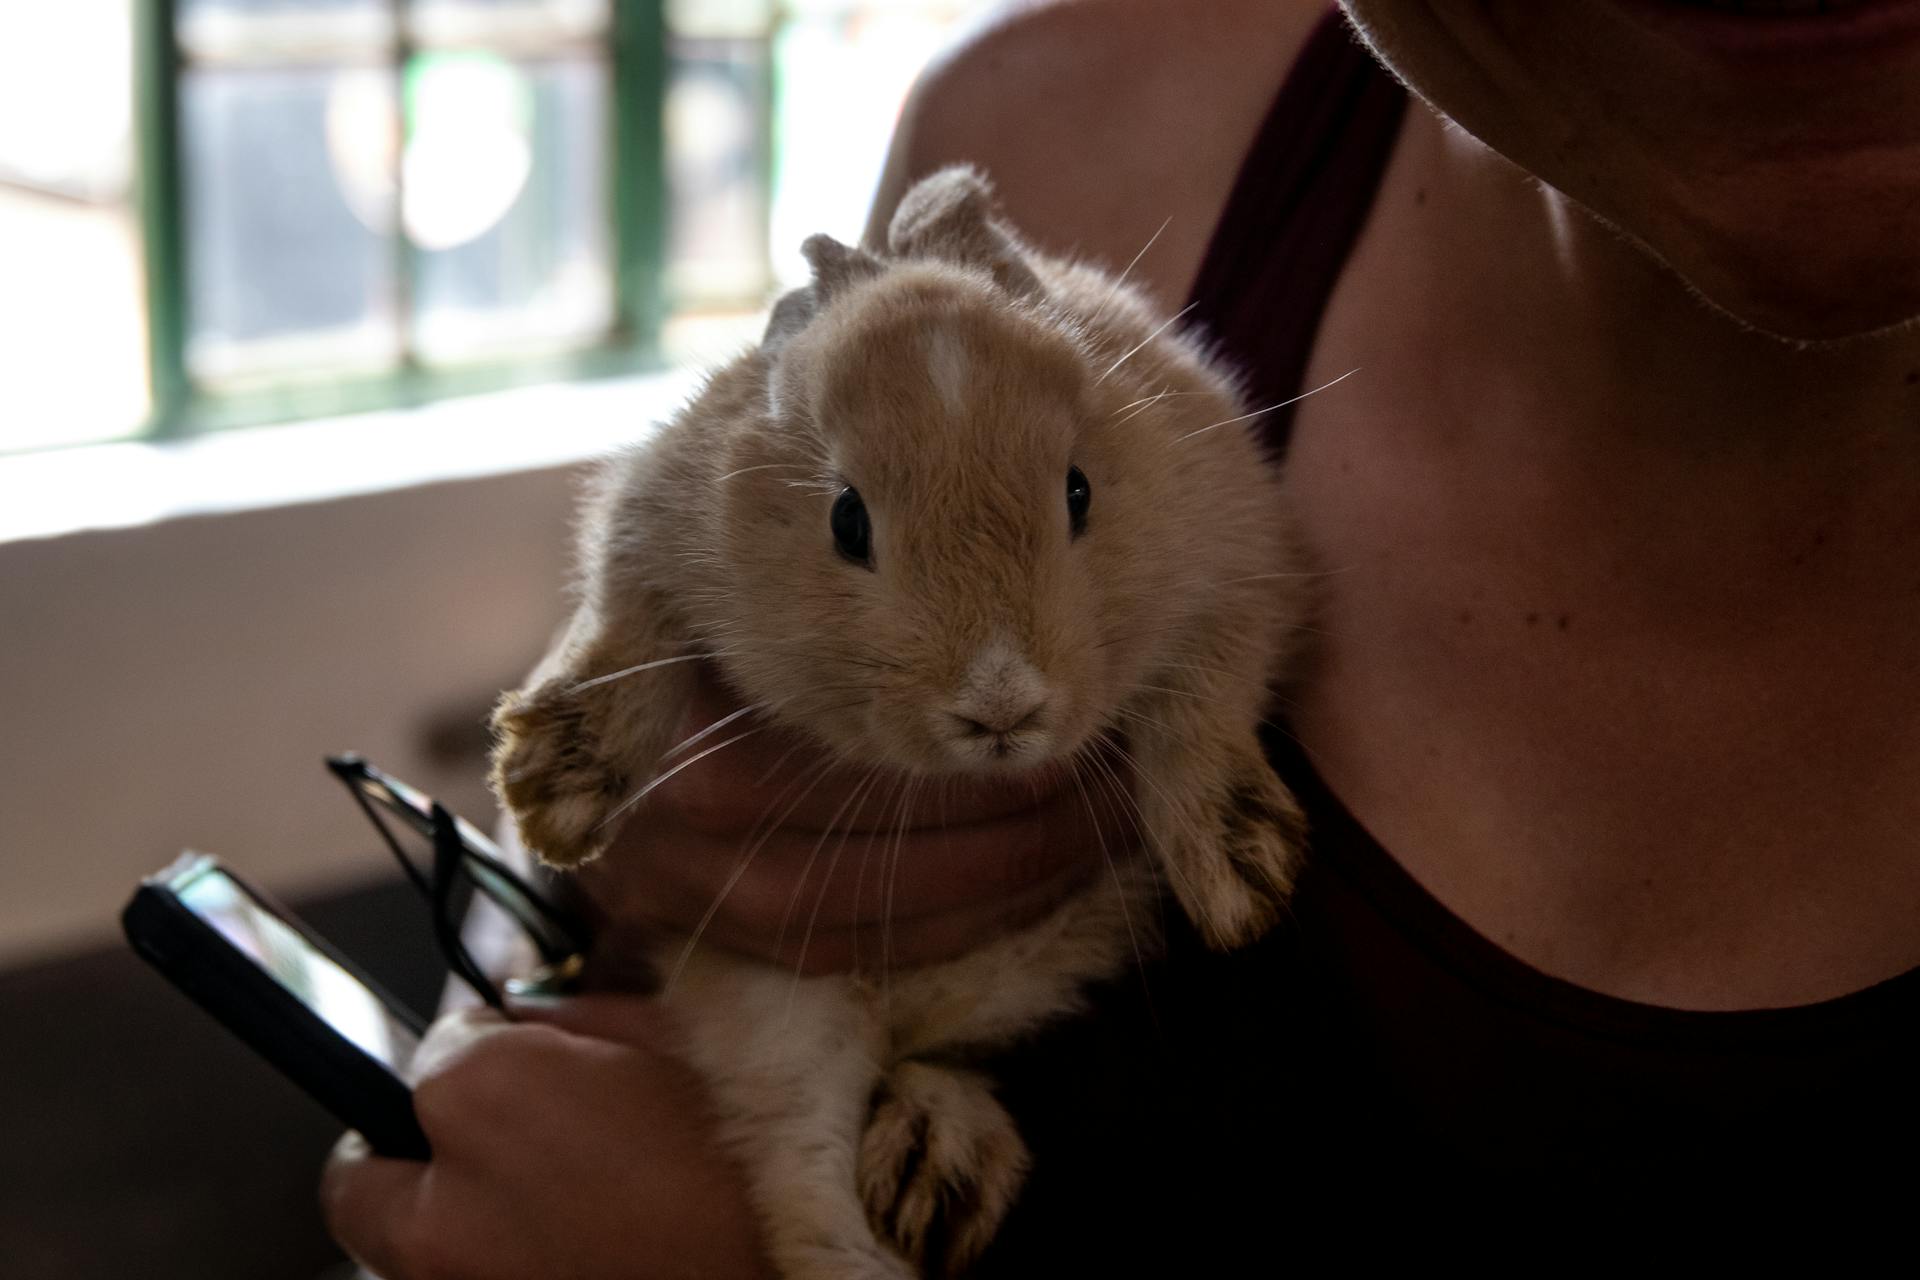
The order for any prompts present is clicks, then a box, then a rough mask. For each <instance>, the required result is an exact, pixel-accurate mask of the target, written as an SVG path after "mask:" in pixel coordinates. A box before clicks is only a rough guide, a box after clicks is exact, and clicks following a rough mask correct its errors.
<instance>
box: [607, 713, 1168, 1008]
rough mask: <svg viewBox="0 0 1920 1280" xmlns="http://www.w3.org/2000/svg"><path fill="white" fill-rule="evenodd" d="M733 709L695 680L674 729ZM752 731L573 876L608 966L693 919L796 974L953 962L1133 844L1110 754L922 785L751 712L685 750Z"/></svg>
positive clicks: (690, 728)
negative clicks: (1025, 771) (839, 761)
mask: <svg viewBox="0 0 1920 1280" xmlns="http://www.w3.org/2000/svg"><path fill="white" fill-rule="evenodd" d="M734 710H736V707H735V706H734V704H732V703H731V702H730V701H729V700H728V697H727V695H726V694H725V693H724V692H723V691H722V690H721V689H720V688H719V687H718V686H717V685H716V684H715V683H714V682H712V681H711V680H705V681H703V683H702V685H701V692H700V696H699V697H698V698H697V699H696V700H695V704H694V706H693V707H692V709H691V711H690V712H689V714H688V717H687V722H686V724H685V726H684V728H683V731H682V734H681V736H682V737H683V738H684V737H690V736H691V735H693V734H695V733H697V732H699V731H700V730H702V729H705V728H707V727H708V726H709V725H712V724H715V723H716V722H718V721H720V720H721V719H722V718H723V717H725V716H727V715H729V714H731V713H732V712H733V711H734ZM749 727H754V728H756V730H757V731H756V732H753V733H751V734H750V735H749V736H746V737H744V738H742V739H741V740H740V741H738V742H734V743H731V744H729V745H727V746H724V747H721V748H720V749H719V750H716V751H714V752H713V753H712V754H711V755H708V756H705V757H704V758H701V759H699V760H698V761H696V762H695V763H693V764H690V765H688V766H687V767H686V768H684V769H682V770H681V771H680V772H679V773H677V774H675V775H673V776H672V777H671V778H670V779H668V780H667V781H666V782H665V783H663V784H662V785H660V786H659V787H657V788H656V789H655V790H654V791H653V792H652V793H651V794H650V795H649V796H648V797H647V799H646V801H645V803H644V804H643V805H642V806H641V807H640V809H639V810H638V811H637V812H636V813H635V814H634V815H633V816H632V817H630V818H629V819H628V821H627V822H626V824H625V826H624V827H623V829H622V830H621V832H620V834H619V836H618V837H617V838H616V840H615V841H614V844H613V847H612V848H611V849H609V850H608V851H607V853H606V854H605V855H604V856H602V857H601V858H599V859H598V860H597V861H595V862H593V863H591V864H589V865H588V866H586V867H584V868H582V870H581V871H580V873H579V874H580V878H581V882H582V886H583V887H584V888H585V890H586V891H587V893H588V895H589V896H590V897H591V899H592V900H593V902H594V905H595V915H596V916H597V917H598V919H597V920H596V924H597V929H598V932H597V938H598V943H597V947H596V950H597V951H603V952H609V953H613V954H612V955H610V956H606V957H605V958H606V959H608V961H609V963H608V965H607V970H606V971H614V972H617V970H618V968H619V959H618V953H620V952H622V951H623V950H628V949H631V948H633V947H635V946H637V945H638V940H639V939H642V938H644V937H646V936H647V935H649V934H655V935H657V934H658V933H660V932H665V933H668V934H670V935H674V936H686V935H689V934H692V933H694V932H695V931H696V930H697V931H698V932H699V936H700V939H701V942H702V944H703V945H714V946H720V947H725V948H728V949H730V950H734V951H738V952H743V953H745V954H748V955H752V956H755V957H758V958H760V959H763V960H767V961H769V962H771V963H774V964H778V965H781V966H783V967H785V968H788V969H791V970H794V971H797V972H801V973H828V972H836V971H842V970H846V969H851V968H855V967H858V968H862V969H870V970H878V969H880V968H881V967H882V966H893V967H898V966H904V965H916V964H926V963H929V962H932V961H936V960H943V959H949V958H951V957H953V956H956V955H959V954H960V953H962V952H964V951H967V950H968V949H970V948H972V947H974V946H977V945H979V943H980V942H982V941H983V940H985V939H988V938H991V937H994V936H996V935H998V934H1000V933H1003V932H1005V931H1007V930H1009V929H1013V928H1015V927H1018V926H1019V925H1022V924H1025V923H1029V922H1031V921H1033V920H1035V919H1037V918H1039V917H1040V916H1041V915H1044V914H1045V913H1046V912H1047V911H1048V910H1049V909H1050V908H1052V907H1053V906H1055V905H1057V904H1058V903H1059V902H1060V901H1061V900H1062V899H1063V898H1065V897H1066V896H1067V895H1068V894H1069V893H1071V892H1072V891H1073V890H1074V889H1075V888H1077V887H1079V886H1080V885H1082V884H1084V883H1085V882H1086V880H1087V878H1088V877H1089V876H1091V875H1094V874H1102V875H1104V874H1106V871H1105V864H1104V862H1103V854H1104V855H1106V856H1110V857H1113V858H1118V857H1120V856H1121V854H1122V852H1123V850H1125V849H1127V848H1129V847H1131V845H1132V844H1133V842H1135V841H1136V839H1137V837H1136V835H1135V833H1134V830H1133V826H1132V823H1131V821H1130V819H1131V816H1132V815H1131V803H1130V801H1128V800H1127V799H1126V798H1125V797H1124V796H1122V795H1120V794H1118V793H1117V791H1118V788H1120V787H1121V786H1123V785H1126V781H1125V779H1126V775H1125V773H1124V771H1123V768H1122V766H1121V765H1120V763H1119V762H1118V761H1117V760H1115V759H1114V758H1112V757H1111V756H1106V757H1103V758H1102V759H1101V760H1099V761H1098V762H1097V763H1089V764H1087V765H1085V766H1083V767H1082V768H1081V769H1079V770H1078V771H1077V774H1076V772H1075V771H1069V770H1058V769H1056V770H1044V771H1041V772H1039V773H1037V774H1035V775H1033V776H1032V777H1026V778H1005V779H997V780H996V779H961V778H953V779H946V780H933V779H923V780H920V781H918V782H917V783H916V782H915V781H913V780H910V779H908V778H907V777H905V776H904V775H902V774H893V773H888V772H886V771H878V772H876V771H873V770H870V769H866V768H857V767H850V766H834V767H825V766H824V761H823V759H822V755H821V749H820V748H819V747H818V746H817V745H816V744H811V743H807V742H803V741H799V740H796V739H795V738H793V737H791V736H788V735H786V734H784V733H782V732H780V731H778V730H776V729H773V728H771V727H767V726H765V725H764V724H762V725H755V723H754V722H753V721H752V720H751V718H748V717H742V718H741V719H739V720H736V721H733V722H732V723H730V724H727V725H724V726H722V727H721V728H720V729H718V730H717V731H715V732H714V733H712V734H710V735H709V736H708V737H706V738H704V739H702V740H701V741H700V742H698V743H697V744H695V745H694V746H693V747H691V748H690V749H689V750H688V751H687V752H686V755H687V756H692V755H694V754H697V753H698V752H701V751H705V750H707V749H708V748H710V747H713V746H715V745H716V744H719V743H722V742H725V741H726V740H727V739H728V738H730V737H732V736H734V735H735V734H737V733H742V732H745V731H746V730H747V729H748V728H749Z"/></svg>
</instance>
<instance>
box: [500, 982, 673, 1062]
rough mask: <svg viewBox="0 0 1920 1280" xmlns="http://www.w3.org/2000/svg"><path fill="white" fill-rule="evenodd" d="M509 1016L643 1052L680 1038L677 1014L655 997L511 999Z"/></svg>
mask: <svg viewBox="0 0 1920 1280" xmlns="http://www.w3.org/2000/svg"><path fill="white" fill-rule="evenodd" d="M507 1013H508V1015H509V1016H511V1017H512V1018H514V1019H516V1020H518V1021H521V1022H541V1023H545V1024H546V1025H548V1026H550V1027H558V1028H560V1030H562V1031H570V1032H572V1033H573V1034H574V1035H578V1036H587V1037H590V1038H592V1039H595V1040H614V1041H618V1042H620V1043H622V1044H631V1045H637V1046H639V1047H642V1048H665V1047H667V1046H668V1045H670V1044H672V1043H673V1042H674V1041H675V1040H677V1039H678V1037H679V1033H678V1030H677V1026H676V1022H675V1019H674V1016H673V1013H672V1012H671V1011H670V1010H669V1009H668V1008H667V1007H666V1005H664V1004H662V1003H661V1002H660V1001H659V1000H658V999H655V998H654V997H651V996H635V995H622V994H619V993H615V992H604V993H595V994H592V995H579V996H532V995H523V996H509V997H507Z"/></svg>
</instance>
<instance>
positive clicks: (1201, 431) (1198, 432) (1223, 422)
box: [1174, 368, 1360, 444]
mask: <svg viewBox="0 0 1920 1280" xmlns="http://www.w3.org/2000/svg"><path fill="white" fill-rule="evenodd" d="M1358 372H1360V370H1359V369H1357V368H1354V369H1349V370H1347V371H1346V372H1345V373H1343V374H1341V375H1340V376H1339V377H1337V378H1335V379H1333V380H1332V381H1331V382H1323V383H1321V384H1320V385H1319V386H1317V387H1315V388H1314V389H1313V390H1311V391H1302V392H1301V393H1300V394H1299V395H1297V396H1293V397H1291V398H1289V399H1286V400H1282V401H1281V402H1280V403H1279V404H1270V405H1268V406H1267V407H1266V408H1264V409H1255V410H1254V411H1253V412H1252V413H1243V414H1241V415H1240V416H1239V417H1237V418H1222V419H1220V421H1218V422H1209V423H1208V424H1207V425H1206V426H1204V427H1196V428H1194V429H1193V430H1192V431H1189V432H1187V434H1185V435H1183V436H1180V437H1178V438H1177V439H1176V440H1175V441H1174V443H1175V444H1179V443H1181V442H1182V441H1185V440H1191V439H1193V438H1194V437H1195V436H1202V435H1205V434H1206V433H1207V432H1209V431H1211V430H1213V429H1214V428H1215V427H1227V426H1232V425H1233V424H1234V423H1236V422H1245V421H1246V420H1247V419H1249V418H1258V417H1259V416H1261V415H1262V414H1267V413H1272V412H1273V411H1274V410H1275V409H1284V408H1286V407H1287V406H1288V405H1290V404H1299V403H1300V402H1301V401H1302V400H1305V399H1306V398H1307V397H1308V396H1317V395H1319V394H1320V393H1321V392H1322V391H1325V390H1326V389H1327V388H1328V387H1331V386H1333V385H1335V384H1336V383H1341V382H1345V381H1346V380H1347V379H1348V378H1351V377H1352V376H1353V375H1354V374H1356V373H1358Z"/></svg>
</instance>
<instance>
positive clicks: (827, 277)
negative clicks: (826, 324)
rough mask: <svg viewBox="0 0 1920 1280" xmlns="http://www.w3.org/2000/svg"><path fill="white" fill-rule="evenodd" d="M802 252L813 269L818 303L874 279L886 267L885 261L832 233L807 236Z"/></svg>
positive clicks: (829, 299) (814, 289) (829, 300)
mask: <svg viewBox="0 0 1920 1280" xmlns="http://www.w3.org/2000/svg"><path fill="white" fill-rule="evenodd" d="M800 252H801V253H802V254H804V255H806V259H807V264H808V265H809V266H811V267H812V268H813V292H814V296H815V298H816V299H817V300H818V301H819V302H831V301H832V300H833V295H834V294H836V293H839V292H840V291H841V290H842V289H844V288H846V287H847V286H848V285H851V284H857V283H859V282H860V281H862V280H871V279H873V277H875V276H877V275H879V274H880V273H881V272H882V271H884V270H886V266H885V264H883V263H882V262H881V261H880V259H878V258H876V257H874V256H873V255H872V254H870V253H868V252H867V251H866V250H864V249H854V248H849V247H848V246H846V245H844V244H841V243H840V242H839V241H838V240H835V239H834V238H833V237H832V236H824V235H823V236H808V237H807V238H806V241H805V242H804V243H802V244H801V246H800Z"/></svg>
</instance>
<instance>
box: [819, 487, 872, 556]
mask: <svg viewBox="0 0 1920 1280" xmlns="http://www.w3.org/2000/svg"><path fill="white" fill-rule="evenodd" d="M827 521H828V523H829V524H830V525H831V526H832V528H833V541H834V545H835V546H837V547H839V548H840V554H841V555H843V556H845V557H846V558H847V559H849V560H851V561H853V562H854V563H855V564H860V565H865V566H866V567H867V568H869V569H871V568H873V522H872V521H871V520H869V519H868V518H867V504H866V503H864V502H862V501H860V492H859V490H857V489H854V488H852V487H851V486H849V487H848V488H845V489H842V490H841V491H840V496H839V497H837V498H835V499H834V500H833V512H832V514H830V515H829V516H828V517H827Z"/></svg>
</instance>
